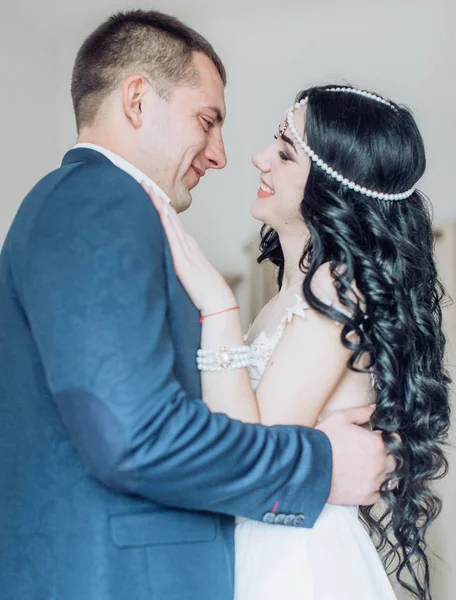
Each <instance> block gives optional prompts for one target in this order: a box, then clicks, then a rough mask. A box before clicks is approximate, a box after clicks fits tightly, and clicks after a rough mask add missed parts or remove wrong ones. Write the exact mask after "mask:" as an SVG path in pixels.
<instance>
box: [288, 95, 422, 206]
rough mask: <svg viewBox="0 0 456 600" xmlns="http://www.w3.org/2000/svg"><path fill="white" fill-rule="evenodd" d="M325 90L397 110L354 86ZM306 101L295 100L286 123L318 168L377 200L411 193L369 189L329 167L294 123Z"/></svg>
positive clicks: (343, 183) (405, 195)
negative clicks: (294, 116)
mask: <svg viewBox="0 0 456 600" xmlns="http://www.w3.org/2000/svg"><path fill="white" fill-rule="evenodd" d="M326 91H327V92H342V93H344V92H345V93H350V94H358V95H360V96H364V97H365V98H369V99H370V100H374V101H376V102H381V103H382V104H385V105H387V106H389V107H391V108H392V109H393V110H395V111H397V108H396V107H395V106H394V105H393V104H391V102H388V101H387V100H385V99H384V98H382V97H381V96H377V95H376V94H372V93H371V92H365V91H364V90H358V89H356V88H344V87H342V88H326ZM306 103H307V98H303V99H302V100H301V101H300V102H296V103H295V104H294V105H293V106H292V107H291V108H290V109H289V110H288V111H287V116H286V123H287V124H288V127H289V128H290V131H291V133H292V134H293V136H294V137H295V138H296V140H297V142H298V144H299V145H300V147H301V148H302V149H303V150H304V152H305V153H306V154H307V155H308V156H309V158H310V159H311V160H312V161H313V162H314V163H315V164H316V165H317V166H318V167H320V169H322V170H323V171H325V173H327V174H328V175H329V176H330V177H332V178H333V179H335V180H336V181H338V182H339V183H341V184H342V185H343V186H345V187H347V188H349V189H350V190H353V191H354V192H359V193H360V194H362V195H363V196H367V197H368V198H378V199H379V200H393V201H395V200H405V199H406V198H408V197H409V196H411V195H412V194H413V192H414V191H415V188H414V187H413V188H410V189H409V190H407V191H405V192H402V193H400V194H385V193H383V192H378V191H376V190H370V189H368V188H366V187H364V186H361V185H359V184H357V183H355V182H354V181H350V179H347V177H344V176H343V175H342V174H341V173H339V172H338V171H336V170H335V169H333V168H332V167H330V166H329V165H328V164H327V163H326V162H325V161H324V160H323V159H321V158H320V157H319V156H318V154H317V153H316V152H314V151H313V150H312V148H311V147H310V146H309V145H308V144H306V142H305V141H304V140H303V139H302V137H301V136H300V135H299V133H298V131H297V129H296V126H295V124H294V119H293V113H294V112H295V111H296V110H299V109H300V108H303V106H305V105H306ZM285 129H286V127H285V128H282V129H281V130H280V131H279V134H280V135H282V134H283V133H284V131H285Z"/></svg>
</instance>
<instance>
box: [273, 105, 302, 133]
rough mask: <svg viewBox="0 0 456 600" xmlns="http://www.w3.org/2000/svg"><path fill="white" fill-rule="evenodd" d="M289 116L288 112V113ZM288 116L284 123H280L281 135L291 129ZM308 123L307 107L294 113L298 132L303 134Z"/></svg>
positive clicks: (283, 120)
mask: <svg viewBox="0 0 456 600" xmlns="http://www.w3.org/2000/svg"><path fill="white" fill-rule="evenodd" d="M287 116H288V111H287ZM287 116H285V117H284V118H283V119H282V121H280V123H279V134H281V133H285V131H286V130H287V129H289V126H288V122H287ZM305 121H306V107H304V108H300V109H298V110H294V111H293V122H294V124H295V127H296V129H297V130H298V131H300V132H303V131H304V126H305Z"/></svg>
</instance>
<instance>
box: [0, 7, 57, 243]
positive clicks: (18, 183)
mask: <svg viewBox="0 0 456 600" xmlns="http://www.w3.org/2000/svg"><path fill="white" fill-rule="evenodd" d="M2 11H3V14H2V19H1V21H0V73H1V81H2V93H1V95H0V119H1V129H0V131H1V133H2V144H1V156H0V177H1V184H2V196H1V201H0V247H1V246H2V244H3V240H4V237H5V235H6V233H7V230H8V228H9V225H10V223H11V220H12V219H13V216H14V214H15V213H16V210H17V208H18V206H19V203H20V202H21V200H22V198H23V197H24V195H25V194H26V193H27V192H28V191H29V189H30V188H31V187H32V186H33V185H34V184H35V182H36V181H37V180H38V179H39V178H40V177H42V175H44V174H45V173H46V172H47V171H49V170H51V169H52V168H54V167H55V166H56V165H57V162H56V161H57V153H56V126H55V124H56V121H55V110H56V105H57V99H56V97H55V83H56V69H55V63H54V52H53V47H52V46H51V44H49V42H48V41H47V40H46V39H45V38H44V37H43V36H42V35H40V34H39V33H37V32H36V31H35V30H34V29H33V27H32V25H31V24H30V23H29V22H28V21H27V19H24V18H23V17H20V16H19V15H18V14H17V13H16V12H15V11H14V9H13V8H12V7H11V5H9V4H8V5H7V6H6V7H5V8H2Z"/></svg>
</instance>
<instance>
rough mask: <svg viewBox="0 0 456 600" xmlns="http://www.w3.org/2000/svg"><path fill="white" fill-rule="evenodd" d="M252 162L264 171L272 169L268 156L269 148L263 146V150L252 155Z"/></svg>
mask: <svg viewBox="0 0 456 600" xmlns="http://www.w3.org/2000/svg"><path fill="white" fill-rule="evenodd" d="M252 164H253V166H254V167H256V168H257V169H259V170H260V171H262V172H263V173H267V172H268V171H270V169H271V161H270V160H269V158H268V148H263V150H258V152H255V154H254V155H253V156H252Z"/></svg>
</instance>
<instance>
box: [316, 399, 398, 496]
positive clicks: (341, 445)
mask: <svg viewBox="0 0 456 600" xmlns="http://www.w3.org/2000/svg"><path fill="white" fill-rule="evenodd" d="M374 410H375V407H370V406H363V407H359V408H350V409H347V410H341V411H337V412H334V413H332V414H331V415H330V416H328V417H326V418H325V419H324V420H323V421H321V422H320V423H319V424H318V425H317V427H316V429H319V430H320V431H323V432H324V433H325V434H326V435H327V436H328V438H329V440H330V442H331V446H332V455H333V473H332V481H331V492H330V494H329V498H328V502H329V503H330V504H354V505H363V506H368V505H370V504H375V502H377V501H378V500H379V498H380V494H379V490H380V488H381V486H382V483H383V482H384V481H385V479H386V478H387V475H388V473H390V472H392V471H394V469H395V461H394V458H393V457H392V456H391V455H390V454H388V450H387V447H386V445H385V444H384V443H383V440H382V437H381V435H380V434H379V433H378V432H373V431H368V430H366V429H365V428H363V427H362V425H366V424H368V423H369V422H370V419H371V416H372V413H373V411H374Z"/></svg>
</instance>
